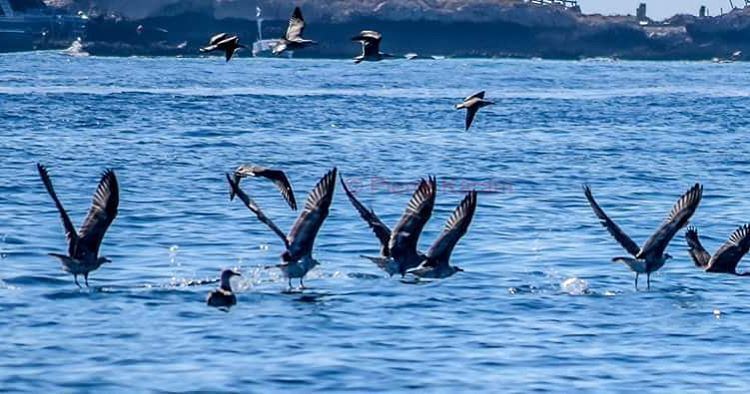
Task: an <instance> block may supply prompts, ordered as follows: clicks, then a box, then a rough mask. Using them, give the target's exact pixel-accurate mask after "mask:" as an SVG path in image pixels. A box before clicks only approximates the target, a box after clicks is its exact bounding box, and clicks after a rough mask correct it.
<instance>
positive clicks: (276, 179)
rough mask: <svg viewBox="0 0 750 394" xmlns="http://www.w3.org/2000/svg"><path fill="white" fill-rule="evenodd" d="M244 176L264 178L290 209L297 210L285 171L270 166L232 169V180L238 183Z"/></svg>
mask: <svg viewBox="0 0 750 394" xmlns="http://www.w3.org/2000/svg"><path fill="white" fill-rule="evenodd" d="M246 176H254V177H255V176H259V177H263V178H266V179H268V180H270V181H271V182H273V184H274V185H276V188H278V189H279V191H280V192H281V196H282V197H284V200H285V201H286V203H287V204H289V207H290V208H292V210H295V211H296V210H297V200H296V199H295V198H294V190H292V184H291V183H290V182H289V179H288V178H287V176H286V173H284V171H282V170H275V169H272V168H265V167H259V166H248V165H243V166H239V167H238V168H237V169H236V170H235V171H234V181H235V182H236V183H237V184H238V185H239V184H240V179H241V178H243V177H246ZM229 197H230V199H232V198H234V194H231V195H230V196H229Z"/></svg>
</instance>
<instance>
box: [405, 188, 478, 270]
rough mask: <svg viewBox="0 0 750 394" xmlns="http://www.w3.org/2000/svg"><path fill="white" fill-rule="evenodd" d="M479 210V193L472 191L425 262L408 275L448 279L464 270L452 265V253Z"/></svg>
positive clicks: (450, 220)
mask: <svg viewBox="0 0 750 394" xmlns="http://www.w3.org/2000/svg"><path fill="white" fill-rule="evenodd" d="M476 209H477V192H476V191H474V190H472V191H471V192H469V193H468V194H466V197H464V199H463V201H461V203H460V204H459V205H458V207H456V210H455V211H453V214H452V215H451V216H450V218H448V222H447V223H445V228H444V229H443V232H442V233H440V236H438V238H437V239H436V240H435V242H434V243H433V244H432V246H430V249H428V250H427V255H426V256H425V260H424V261H423V262H422V264H420V265H419V267H417V268H414V269H411V270H409V271H407V273H409V274H411V275H414V276H418V277H420V278H437V279H439V278H447V277H449V276H451V275H453V274H455V273H456V272H461V271H463V269H461V268H459V267H457V266H451V265H450V257H451V253H453V248H454V247H455V246H456V244H457V243H458V240H460V239H461V237H463V236H464V235H465V234H466V232H467V231H468V230H469V225H470V224H471V220H472V218H474V212H475V211H476Z"/></svg>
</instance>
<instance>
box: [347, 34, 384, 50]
mask: <svg viewBox="0 0 750 394" xmlns="http://www.w3.org/2000/svg"><path fill="white" fill-rule="evenodd" d="M382 38H383V35H382V34H380V33H378V32H376V31H373V30H362V31H361V32H359V34H357V35H356V36H354V37H352V41H359V42H361V43H362V54H363V55H365V56H369V55H377V54H378V53H380V40H381V39H382Z"/></svg>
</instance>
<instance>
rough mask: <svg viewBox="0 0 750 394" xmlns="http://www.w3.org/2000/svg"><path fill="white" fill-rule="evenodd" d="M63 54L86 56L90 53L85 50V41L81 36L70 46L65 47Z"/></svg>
mask: <svg viewBox="0 0 750 394" xmlns="http://www.w3.org/2000/svg"><path fill="white" fill-rule="evenodd" d="M61 53H62V54H63V55H68V56H74V57H86V56H89V53H88V52H86V51H84V50H83V43H82V41H81V37H78V38H76V40H75V41H73V42H72V43H71V44H70V46H69V47H67V48H65V49H63V50H62V52H61Z"/></svg>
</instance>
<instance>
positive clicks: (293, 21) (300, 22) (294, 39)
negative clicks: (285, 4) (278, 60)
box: [272, 7, 318, 55]
mask: <svg viewBox="0 0 750 394" xmlns="http://www.w3.org/2000/svg"><path fill="white" fill-rule="evenodd" d="M304 31H305V18H303V17H302V10H301V9H300V8H299V7H295V8H294V12H293V13H292V17H291V18H289V26H288V27H287V28H286V34H284V37H282V38H280V39H279V40H278V41H277V42H276V45H274V47H273V51H272V52H273V54H274V55H281V54H282V53H283V52H284V51H296V50H297V49H303V48H307V47H309V46H312V45H318V43H317V42H316V41H313V40H307V39H305V38H302V33H303V32H304Z"/></svg>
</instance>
